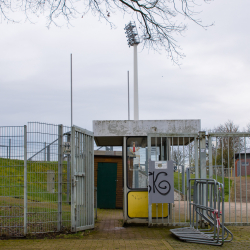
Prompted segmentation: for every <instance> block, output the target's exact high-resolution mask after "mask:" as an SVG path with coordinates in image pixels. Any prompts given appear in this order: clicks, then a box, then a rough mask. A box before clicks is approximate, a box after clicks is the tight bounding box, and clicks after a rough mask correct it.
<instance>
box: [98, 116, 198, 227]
mask: <svg viewBox="0 0 250 250" xmlns="http://www.w3.org/2000/svg"><path fill="white" fill-rule="evenodd" d="M200 130H201V121H200V120H102V121H99V120H97V121H93V132H94V139H95V142H96V145H97V146H122V147H123V196H124V198H123V199H124V202H123V217H124V222H126V223H147V220H148V218H147V217H146V216H137V215H138V214H144V215H145V214H147V211H148V210H147V209H148V206H147V204H146V202H147V197H148V196H147V169H148V168H147V159H148V156H147V145H146V144H147V135H148V134H153V133H157V134H161V133H162V134H181V133H185V134H194V133H197V134H198V132H199V131H200ZM164 143H165V144H164V147H165V149H164V152H165V153H164V152H160V153H159V154H165V156H164V157H165V158H166V159H165V160H167V157H168V156H167V154H168V153H167V150H168V149H167V148H168V146H167V141H165V142H164ZM173 143H174V144H175V142H173ZM178 143H179V141H178ZM182 143H183V144H186V143H188V141H187V142H186V141H183V142H182ZM180 145H181V144H180ZM130 151H131V152H130ZM139 151H143V152H144V155H142V153H139ZM137 152H138V153H137ZM144 158H145V160H144ZM133 192H134V193H133ZM142 192H144V194H143V193H142ZM129 193H130V197H132V196H133V195H132V196H131V194H134V196H135V195H139V196H140V200H141V202H144V204H145V205H143V206H141V204H136V205H135V202H134V201H132V200H131V199H130V200H129V195H128V194H129ZM134 196H133V197H134ZM139 196H138V197H139ZM142 197H144V198H142ZM143 199H144V200H143ZM130 203H131V204H130ZM132 203H133V204H132ZM142 207H143V209H144V208H145V209H146V210H145V211H142V210H140V209H142ZM137 208H138V209H139V210H136V209H137ZM163 209H165V208H163ZM166 209H167V210H168V207H167V208H166ZM156 211H158V209H157V210H156ZM165 212H166V214H167V215H169V211H165V210H164V213H165ZM155 213H156V212H155ZM159 213H162V211H160V210H159ZM156 216H158V215H156ZM170 216H171V214H170Z"/></svg>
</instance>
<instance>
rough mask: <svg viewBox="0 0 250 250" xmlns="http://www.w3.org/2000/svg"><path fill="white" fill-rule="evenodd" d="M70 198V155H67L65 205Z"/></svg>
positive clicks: (68, 137) (68, 139)
mask: <svg viewBox="0 0 250 250" xmlns="http://www.w3.org/2000/svg"><path fill="white" fill-rule="evenodd" d="M67 142H70V135H67ZM69 196H70V154H68V155H67V203H70V201H69Z"/></svg>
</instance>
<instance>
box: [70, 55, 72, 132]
mask: <svg viewBox="0 0 250 250" xmlns="http://www.w3.org/2000/svg"><path fill="white" fill-rule="evenodd" d="M72 78H73V77H72V54H70V83H71V84H70V86H71V88H70V90H71V91H70V93H71V130H72V126H73V86H72V85H73V84H72Z"/></svg>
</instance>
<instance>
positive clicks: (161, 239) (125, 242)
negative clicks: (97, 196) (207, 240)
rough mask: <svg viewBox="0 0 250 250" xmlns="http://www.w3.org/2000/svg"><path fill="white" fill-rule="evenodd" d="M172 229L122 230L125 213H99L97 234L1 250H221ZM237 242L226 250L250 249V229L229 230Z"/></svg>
mask: <svg viewBox="0 0 250 250" xmlns="http://www.w3.org/2000/svg"><path fill="white" fill-rule="evenodd" d="M169 229H170V228H148V227H146V226H134V227H126V228H123V227H122V210H99V211H98V220H97V222H96V228H95V230H91V231H90V230H88V231H86V232H79V233H77V234H72V235H58V236H57V237H56V238H55V239H46V238H44V239H14V240H13V239H11V240H0V249H1V250H3V249H20V250H22V249H58V250H59V249H60V250H61V249H62V250H64V249H67V250H70V249H182V250H183V249H220V248H219V247H216V246H209V245H201V244H191V243H185V242H181V241H179V240H178V239H177V238H175V237H174V236H173V235H172V234H171V233H170V231H169ZM230 230H231V231H232V232H233V234H234V240H233V242H230V243H225V244H224V245H223V247H222V248H223V249H234V250H236V249H237V250H239V249H250V227H230Z"/></svg>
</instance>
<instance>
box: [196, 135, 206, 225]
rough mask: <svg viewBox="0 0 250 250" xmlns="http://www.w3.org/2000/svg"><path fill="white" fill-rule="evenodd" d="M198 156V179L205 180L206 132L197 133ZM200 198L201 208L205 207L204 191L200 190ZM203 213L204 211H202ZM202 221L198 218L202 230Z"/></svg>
mask: <svg viewBox="0 0 250 250" xmlns="http://www.w3.org/2000/svg"><path fill="white" fill-rule="evenodd" d="M199 154H200V176H201V177H200V178H201V179H206V178H207V168H206V132H205V131H200V132H199ZM198 195H200V196H201V203H202V205H203V206H205V205H206V190H205V189H202V190H201V193H200V194H198ZM202 212H203V213H204V211H202ZM203 222H204V220H202V218H201V217H200V223H201V227H202V228H204V223H203Z"/></svg>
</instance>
